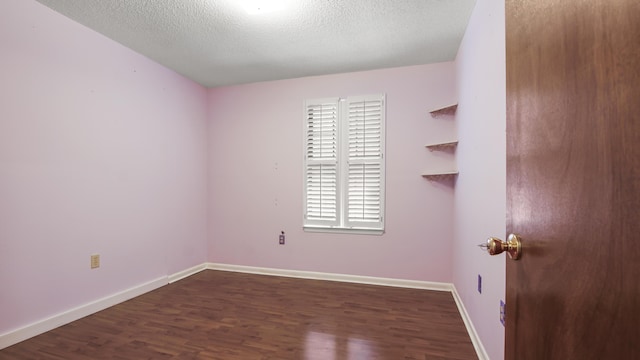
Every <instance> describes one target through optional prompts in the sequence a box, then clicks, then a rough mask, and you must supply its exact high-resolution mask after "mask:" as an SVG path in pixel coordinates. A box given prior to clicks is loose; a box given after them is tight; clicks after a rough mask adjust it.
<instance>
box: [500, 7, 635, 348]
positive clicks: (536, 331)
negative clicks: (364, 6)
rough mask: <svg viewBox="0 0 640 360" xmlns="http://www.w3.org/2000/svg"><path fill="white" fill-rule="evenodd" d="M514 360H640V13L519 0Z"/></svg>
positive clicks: (511, 205)
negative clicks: (518, 256)
mask: <svg viewBox="0 0 640 360" xmlns="http://www.w3.org/2000/svg"><path fill="white" fill-rule="evenodd" d="M506 34H507V39H506V47H507V53H506V57H507V199H508V200H507V208H508V216H507V232H508V233H516V234H519V235H520V236H521V237H522V239H523V255H522V258H521V259H520V260H518V261H513V260H507V290H506V292H507V295H506V302H507V309H506V317H507V323H506V349H505V351H506V358H507V359H518V360H525V359H536V360H538V359H539V360H548V359H562V360H566V359H579V360H585V359H598V360H602V359H616V360H617V359H640V2H638V1H637V0H563V1H558V0H507V1H506Z"/></svg>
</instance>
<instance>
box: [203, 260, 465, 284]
mask: <svg viewBox="0 0 640 360" xmlns="http://www.w3.org/2000/svg"><path fill="white" fill-rule="evenodd" d="M207 269H210V270H222V271H234V272H242V273H248V274H260V275H272V276H284V277H293V278H301V279H312V280H328V281H340V282H348V283H357V284H369V285H383V286H395V287H404V288H412V289H424V290H436V291H451V289H452V284H450V283H441V282H430V281H418V280H403V279H391V278H380V277H372V276H358V275H344V274H334V273H322V272H313V271H300V270H283V269H272V268H262V267H254V266H243V265H229V264H217V263H208V264H207Z"/></svg>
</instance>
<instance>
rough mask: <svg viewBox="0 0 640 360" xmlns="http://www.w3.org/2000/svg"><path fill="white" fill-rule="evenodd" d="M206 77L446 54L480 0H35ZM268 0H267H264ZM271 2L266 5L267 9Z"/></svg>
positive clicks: (300, 71) (337, 68) (268, 76)
mask: <svg viewBox="0 0 640 360" xmlns="http://www.w3.org/2000/svg"><path fill="white" fill-rule="evenodd" d="M38 1H39V2H40V3H42V4H44V5H46V6H48V7H50V8H52V9H53V10H55V11H57V12H59V13H61V14H63V15H65V16H67V17H69V18H71V19H73V20H75V21H77V22H79V23H81V24H84V25H86V26H88V27H89V28H92V29H94V30H96V31H98V32H100V33H102V34H104V35H106V36H107V37H109V38H111V39H113V40H115V41H117V42H120V43H122V44H123V45H125V46H127V47H129V48H131V49H133V50H135V51H137V52H139V53H141V54H143V55H146V56H147V57H149V58H151V59H153V60H155V61H157V62H158V63H160V64H163V65H165V66H167V67H169V68H171V69H173V70H175V71H176V72H178V73H180V74H182V75H184V76H186V77H188V78H191V79H193V80H195V81H197V82H199V83H200V84H202V85H204V86H207V87H215V86H223V85H231V84H241V83H249V82H257V81H266V80H277V79H287V78H296V77H302V76H310V75H324V74H333V73H342V72H351V71H361V70H371V69H379V68H388V67H397V66H407V65H418V64H428V63H435V62H442V61H450V60H453V59H455V56H456V54H457V51H458V47H459V45H460V41H461V40H462V36H463V35H464V31H465V29H466V27H467V23H468V20H469V17H470V15H471V11H472V9H473V6H474V4H475V0H278V1H279V9H277V10H274V11H265V8H264V7H263V8H262V10H257V7H254V8H253V9H254V10H255V11H247V9H246V8H245V6H243V3H246V2H253V3H256V2H260V1H261V0H257V1H256V0H246V1H242V0H38ZM262 1H263V0H262ZM267 10H268V9H267Z"/></svg>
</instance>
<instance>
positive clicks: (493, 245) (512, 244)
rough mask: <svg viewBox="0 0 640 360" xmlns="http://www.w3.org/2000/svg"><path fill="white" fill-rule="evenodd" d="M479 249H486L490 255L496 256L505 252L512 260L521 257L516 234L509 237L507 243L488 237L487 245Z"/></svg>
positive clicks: (518, 239) (519, 242) (518, 237)
mask: <svg viewBox="0 0 640 360" xmlns="http://www.w3.org/2000/svg"><path fill="white" fill-rule="evenodd" d="M480 247H482V248H483V249H486V250H487V251H488V252H489V254H490V255H498V254H502V253H503V252H505V251H506V252H507V254H509V257H510V258H511V259H513V260H518V259H520V256H521V255H522V243H521V241H520V236H518V235H516V234H511V235H509V237H508V238H507V241H502V240H500V239H498V238H495V237H490V238H488V239H487V243H486V244H482V245H480Z"/></svg>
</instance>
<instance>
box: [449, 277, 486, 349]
mask: <svg viewBox="0 0 640 360" xmlns="http://www.w3.org/2000/svg"><path fill="white" fill-rule="evenodd" d="M451 294H453V300H454V301H455V302H456V305H457V306H458V311H459V312H460V316H461V317H462V321H463V322H464V326H465V327H466V328H467V332H468V333H469V337H470V338H471V343H472V344H473V347H474V348H475V349H476V354H478V359H480V360H489V354H487V350H485V348H484V346H483V345H482V341H480V337H478V333H477V332H476V328H475V327H474V326H473V322H471V318H470V317H469V313H468V312H467V309H466V308H465V307H464V303H463V302H462V299H461V298H460V294H458V290H456V287H455V285H453V284H451Z"/></svg>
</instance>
